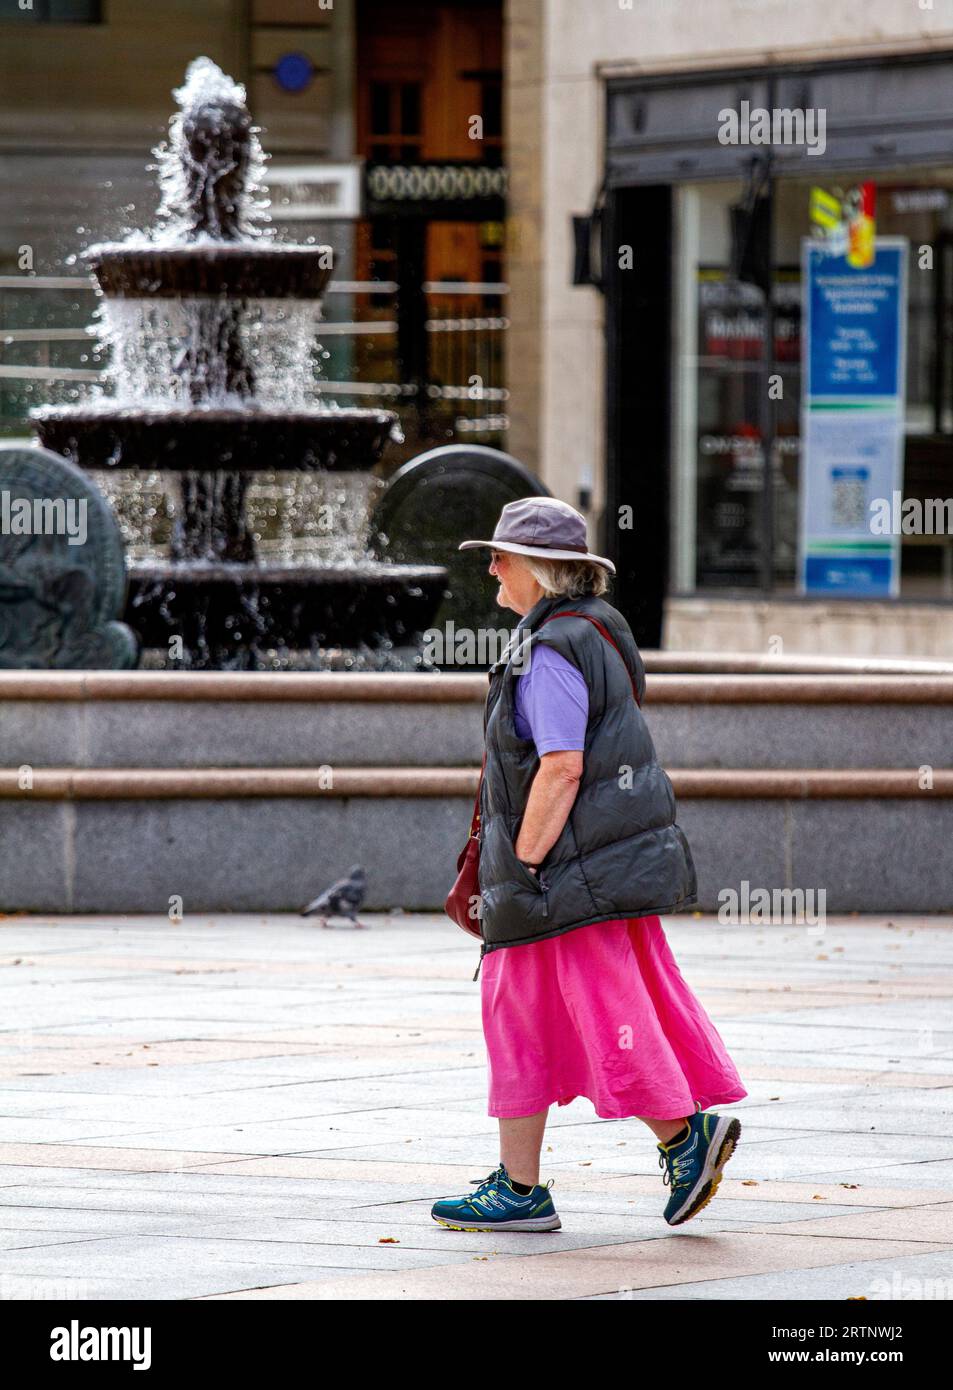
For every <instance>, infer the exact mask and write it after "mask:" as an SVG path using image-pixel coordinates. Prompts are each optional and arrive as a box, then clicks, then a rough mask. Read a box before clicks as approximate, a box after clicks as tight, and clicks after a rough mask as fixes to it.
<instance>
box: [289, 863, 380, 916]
mask: <svg viewBox="0 0 953 1390" xmlns="http://www.w3.org/2000/svg"><path fill="white" fill-rule="evenodd" d="M366 892H367V875H366V874H365V872H364V870H363V868H362V867H361V865H360V864H352V865H351V867H350V868H349V869H348V871H347V878H339V879H338V880H337V882H336V883H332V884H331V887H330V888H326V889H325V890H324V892H323V893H319V894H318V896H317V897H316V898H315V899H314V901H313V902H310V903H308V906H307V907H303V908H302V909H301V916H302V917H311V916H316V917H317V918H318V920H319V921H320V923H321V925H322V927H326V926H328V919H329V918H331V917H346V918H347V919H348V921H350V922H353V923H354V926H355V927H366V926H367V923H366V922H359V921H358V920H357V911H358V908H359V907H360V906H361V903H362V902H363V901H364V894H365V893H366Z"/></svg>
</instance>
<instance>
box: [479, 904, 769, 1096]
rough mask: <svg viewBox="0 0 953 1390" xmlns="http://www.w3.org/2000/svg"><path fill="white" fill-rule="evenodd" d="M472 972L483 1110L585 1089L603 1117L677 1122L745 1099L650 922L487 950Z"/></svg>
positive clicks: (658, 927) (598, 925)
mask: <svg viewBox="0 0 953 1390" xmlns="http://www.w3.org/2000/svg"><path fill="white" fill-rule="evenodd" d="M480 979H481V985H480V998H481V1005H482V1010H483V1032H484V1036H485V1038H486V1047H487V1064H488V1071H489V1083H490V1085H489V1104H488V1107H487V1113H488V1114H490V1115H495V1116H500V1117H512V1116H517V1115H535V1114H537V1113H538V1112H539V1111H540V1110H545V1109H546V1107H547V1106H549V1105H552V1104H553V1103H554V1102H556V1103H558V1104H559V1105H568V1104H569V1103H570V1101H572V1100H575V1099H576V1097H577V1096H586V1097H587V1098H588V1099H589V1100H591V1101H592V1104H593V1106H594V1107H595V1111H596V1114H597V1115H599V1116H600V1117H601V1118H602V1119H606V1120H621V1119H624V1118H626V1117H627V1116H630V1115H638V1116H644V1117H646V1118H648V1119H658V1120H677V1119H681V1118H683V1117H684V1116H686V1115H691V1114H693V1113H694V1110H695V1102H696V1101H698V1102H699V1103H700V1106H701V1109H702V1110H708V1109H710V1108H711V1107H712V1106H715V1105H724V1104H729V1103H730V1102H732V1101H736V1100H742V1099H743V1098H744V1097H745V1096H746V1095H747V1094H748V1092H747V1091H746V1090H745V1088H744V1086H742V1084H741V1078H740V1077H739V1075H738V1073H737V1071H736V1070H735V1067H734V1065H733V1063H732V1061H731V1058H730V1057H729V1056H728V1053H727V1051H726V1049H725V1045H724V1043H723V1042H722V1040H721V1037H720V1036H719V1033H718V1031H717V1029H716V1028H715V1025H714V1024H713V1023H712V1021H711V1019H710V1018H709V1017H708V1015H707V1014H706V1012H705V1010H704V1009H703V1008H702V1006H701V1004H700V1003H699V1001H698V1000H697V999H696V997H695V995H694V994H693V993H692V991H691V990H690V989H689V987H688V985H687V984H686V982H685V980H684V978H683V976H682V973H681V971H680V970H679V968H678V966H677V965H676V963H675V958H674V956H673V955H672V952H671V950H670V948H669V944H668V941H667V940H666V938H665V933H664V931H663V930H662V923H661V920H660V919H659V918H658V917H634V918H630V919H628V920H624V919H621V918H620V919H618V920H616V921H612V922H592V923H590V924H589V925H588V926H585V927H575V928H574V929H573V930H572V931H568V932H564V933H563V935H562V936H554V937H550V938H549V939H548V940H546V941H532V942H529V943H527V944H526V945H525V946H508V947H506V948H505V949H502V950H497V951H490V952H489V953H488V954H487V955H485V956H484V958H483V966H482V969H481V972H480Z"/></svg>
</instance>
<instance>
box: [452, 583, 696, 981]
mask: <svg viewBox="0 0 953 1390" xmlns="http://www.w3.org/2000/svg"><path fill="white" fill-rule="evenodd" d="M569 610H575V611H576V612H582V613H588V614H591V616H592V617H594V618H598V620H599V621H600V622H601V623H602V624H603V626H604V627H605V628H606V629H607V630H608V631H609V632H610V633H611V635H612V638H613V640H614V641H615V642H616V643H617V645H618V647H619V649H620V651H621V653H622V656H620V654H619V652H618V651H615V650H614V649H613V648H612V647H611V646H610V645H609V643H608V642H607V641H606V639H605V638H604V637H603V636H602V634H601V633H600V631H599V629H598V628H597V627H595V626H594V625H593V623H591V622H589V621H588V620H587V619H586V618H575V617H560V618H556V619H555V620H554V621H551V622H547V623H546V625H545V626H541V624H542V623H543V622H544V620H545V619H547V618H552V617H553V615H554V614H557V613H563V612H566V611H569ZM527 641H528V642H530V643H533V644H536V645H538V644H539V643H545V644H546V645H547V646H549V647H552V648H553V649H554V650H555V651H557V652H559V653H560V654H561V655H562V656H564V657H566V659H567V660H568V661H571V662H572V663H573V665H574V666H578V668H579V670H580V671H581V672H582V674H583V675H584V676H585V678H586V684H587V686H588V687H589V723H588V726H587V729H586V746H585V750H584V752H583V770H582V778H581V780H580V783H579V789H578V792H577V794H576V800H575V802H574V803H573V806H572V810H571V811H570V813H569V818H568V820H567V821H566V825H565V827H564V829H563V831H562V833H561V835H560V836H559V839H558V840H557V841H556V843H555V844H554V845H553V847H552V849H551V850H550V851H549V853H548V854H547V855H546V857H545V859H544V860H543V862H542V865H541V866H540V870H539V877H538V878H536V877H535V876H534V875H533V874H531V873H530V872H529V870H528V869H525V868H524V867H523V866H522V865H521V864H520V862H519V861H518V859H517V858H516V852H515V850H514V848H513V846H514V844H515V842H516V838H517V836H518V834H519V829H520V824H521V822H522V818H523V813H524V811H525V808H526V802H527V798H528V796H529V790H530V784H531V783H532V781H533V778H534V776H535V775H536V771H537V768H538V767H539V757H538V756H537V753H536V748H535V745H534V744H533V741H532V739H523V738H519V737H517V733H516V727H515V721H514V708H513V702H514V696H515V683H516V681H517V680H518V679H519V676H520V674H521V673H522V672H523V671H524V670H525V669H526V665H525V663H526V654H525V652H524V653H523V654H522V658H521V657H520V649H521V647H522V644H523V643H524V642H527ZM514 658H515V669H514ZM530 659H531V656H530ZM627 668H628V669H627ZM630 672H631V679H630V674H629V673H630ZM489 676H490V689H489V692H488V694H487V699H486V706H485V709H484V716H483V727H484V738H485V742H486V768H485V771H484V776H483V786H482V791H481V794H480V822H481V823H480V896H481V900H482V901H481V907H482V912H481V929H482V934H483V948H482V950H481V953H480V954H481V960H482V957H483V954H484V953H486V952H488V951H496V950H499V949H500V948H501V947H504V946H519V945H522V944H524V943H525V942H529V941H542V940H544V939H545V938H546V937H550V936H559V935H561V934H562V933H563V932H567V931H572V930H573V929H574V928H576V927H582V926H587V925H588V924H589V923H591V922H604V921H610V920H612V919H614V918H617V917H623V918H627V917H648V916H652V915H654V914H656V913H662V912H675V911H678V910H680V909H681V908H685V907H691V906H692V905H693V904H694V903H696V902H697V901H698V899H697V883H696V877H695V865H694V863H693V861H692V855H691V850H690V849H689V846H688V841H687V840H686V838H685V835H684V833H683V832H682V830H681V828H680V827H679V826H678V825H676V823H675V794H674V792H673V790H672V784H671V782H670V781H669V779H668V777H667V776H666V774H665V772H664V771H663V770H662V768H661V767H660V766H659V763H658V760H657V758H656V755H655V747H654V745H653V743H652V738H651V735H650V734H649V731H648V728H647V727H646V723H645V719H644V718H643V715H642V711H641V709H640V708H639V705H638V704H637V703H636V701H635V699H634V698H633V693H632V692H633V681H634V682H635V689H636V691H637V692H638V698H639V701H640V702H641V701H642V699H643V697H644V693H645V666H644V663H643V661H642V658H641V656H640V654H639V650H638V647H637V646H636V644H635V639H634V638H633V636H632V632H631V630H630V628H629V625H628V623H627V622H626V620H625V618H623V616H622V614H621V613H619V612H618V610H617V609H615V608H613V607H611V605H610V604H608V603H605V602H604V601H603V600H602V599H600V598H593V597H591V596H587V597H585V598H576V599H571V598H566V597H560V598H543V599H540V601H539V602H538V603H537V604H536V605H535V606H534V607H533V608H531V609H530V611H529V613H527V614H526V616H525V617H524V618H522V619H521V620H520V623H519V628H518V632H517V636H516V638H515V640H514V642H512V643H511V644H510V647H509V649H508V651H507V652H505V653H504V655H503V657H501V658H500V660H499V661H498V662H496V664H495V665H494V666H492V667H491V668H490V673H489Z"/></svg>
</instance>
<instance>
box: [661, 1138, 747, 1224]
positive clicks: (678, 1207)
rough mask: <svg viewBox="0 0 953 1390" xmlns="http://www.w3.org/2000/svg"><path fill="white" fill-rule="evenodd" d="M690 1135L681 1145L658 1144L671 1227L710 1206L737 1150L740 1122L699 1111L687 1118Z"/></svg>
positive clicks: (668, 1220)
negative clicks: (724, 1170) (668, 1191)
mask: <svg viewBox="0 0 953 1390" xmlns="http://www.w3.org/2000/svg"><path fill="white" fill-rule="evenodd" d="M687 1124H688V1130H689V1132H688V1136H687V1138H685V1139H683V1140H682V1141H681V1143H680V1144H658V1145H657V1146H656V1147H657V1148H658V1151H659V1154H660V1155H661V1156H660V1158H659V1167H660V1168H663V1169H665V1172H663V1174H662V1181H663V1182H664V1183H667V1184H669V1185H670V1186H671V1189H672V1195H671V1197H669V1199H668V1204H667V1206H666V1208H665V1212H664V1215H665V1220H666V1221H667V1222H668V1224H669V1225H670V1226H680V1225H681V1224H682V1222H684V1221H688V1220H690V1219H691V1217H693V1216H697V1214H698V1213H699V1212H700V1211H701V1209H702V1207H704V1206H707V1205H708V1203H709V1202H710V1201H711V1199H712V1197H714V1195H715V1193H716V1192H717V1190H718V1184H719V1183H720V1182H721V1170H722V1169H723V1168H724V1166H725V1164H726V1163H727V1162H728V1160H729V1158H730V1157H731V1155H732V1154H733V1153H734V1151H735V1146H736V1144H737V1143H738V1136H739V1135H740V1133H741V1125H740V1124H739V1123H738V1121H737V1120H734V1119H730V1118H729V1117H728V1116H727V1115H716V1114H715V1112H714V1111H713V1110H703V1111H698V1110H696V1112H695V1114H694V1115H692V1116H691V1117H690V1118H689V1119H688V1120H687Z"/></svg>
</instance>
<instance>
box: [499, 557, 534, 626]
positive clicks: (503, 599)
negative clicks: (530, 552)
mask: <svg viewBox="0 0 953 1390" xmlns="http://www.w3.org/2000/svg"><path fill="white" fill-rule="evenodd" d="M490 573H491V574H494V575H496V578H497V579H498V580H499V584H500V588H499V592H498V593H497V595H496V601H497V603H498V604H499V606H500V607H501V608H512V610H513V612H514V613H519V614H520V616H521V617H522V616H523V615H524V614H525V613H528V612H529V610H530V609H531V608H532V607H533V605H534V604H535V603H538V602H539V600H540V599H541V598H542V597H543V588H542V585H541V584H540V583H539V581H538V580H537V579H535V578H534V577H533V575H532V574H531V573H530V571H529V569H528V567H527V565H526V561H525V559H524V557H523V556H522V555H513V554H511V552H510V551H508V550H491V551H490Z"/></svg>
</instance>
